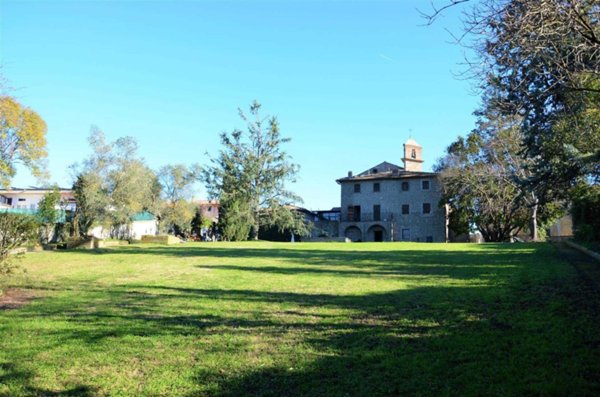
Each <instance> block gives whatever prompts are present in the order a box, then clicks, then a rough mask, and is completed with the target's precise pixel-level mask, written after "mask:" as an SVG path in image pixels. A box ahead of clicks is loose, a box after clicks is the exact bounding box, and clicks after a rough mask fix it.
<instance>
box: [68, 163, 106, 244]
mask: <svg viewBox="0 0 600 397" xmlns="http://www.w3.org/2000/svg"><path fill="white" fill-rule="evenodd" d="M73 194H74V196H75V200H76V202H77V207H76V208H75V215H74V216H73V219H72V223H73V234H74V235H75V236H86V235H87V234H88V232H89V230H90V229H91V228H92V226H93V225H94V223H95V222H99V221H100V220H101V219H104V214H105V212H106V211H107V209H108V194H107V192H105V191H103V184H102V180H101V177H100V175H99V173H97V172H95V171H93V170H86V171H83V172H81V173H79V174H78V175H77V177H76V180H75V183H74V184H73Z"/></svg>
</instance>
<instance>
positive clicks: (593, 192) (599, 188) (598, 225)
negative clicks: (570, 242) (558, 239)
mask: <svg viewBox="0 0 600 397" xmlns="http://www.w3.org/2000/svg"><path fill="white" fill-rule="evenodd" d="M572 197H573V206H572V208H571V213H572V214H573V223H574V227H575V238H576V239H577V240H580V241H588V242H589V241H600V185H590V184H586V183H582V184H580V185H579V186H577V187H576V188H575V189H574V191H573V196H572Z"/></svg>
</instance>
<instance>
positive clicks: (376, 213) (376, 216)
mask: <svg viewBox="0 0 600 397" xmlns="http://www.w3.org/2000/svg"><path fill="white" fill-rule="evenodd" d="M373 220H374V221H380V220H381V206H380V205H374V206H373Z"/></svg>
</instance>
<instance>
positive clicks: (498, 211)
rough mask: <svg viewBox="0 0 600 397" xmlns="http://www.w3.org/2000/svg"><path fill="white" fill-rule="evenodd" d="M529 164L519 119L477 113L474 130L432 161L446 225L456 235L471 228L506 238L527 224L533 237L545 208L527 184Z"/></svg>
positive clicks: (498, 238)
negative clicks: (447, 207)
mask: <svg viewBox="0 0 600 397" xmlns="http://www.w3.org/2000/svg"><path fill="white" fill-rule="evenodd" d="M487 110H490V109H487ZM529 164H531V161H530V160H528V159H527V158H526V157H525V156H524V148H523V136H522V133H521V129H520V120H519V118H517V117H512V118H507V117H505V116H502V115H501V114H498V113H495V112H488V113H486V112H484V113H482V114H480V119H479V122H478V127H477V129H476V130H474V131H473V132H471V134H469V136H468V137H467V138H466V139H463V138H459V139H458V140H457V141H455V142H453V143H452V144H451V145H450V146H449V147H448V149H447V155H446V156H445V157H444V158H443V159H441V160H440V162H439V164H438V165H437V171H439V172H440V180H441V182H442V186H443V192H444V197H443V203H449V205H450V210H451V212H450V224H449V227H450V228H451V229H452V230H453V231H454V232H455V233H457V234H462V233H465V232H467V231H468V230H469V229H470V228H471V227H476V228H477V229H478V230H479V231H480V232H481V234H482V235H483V237H484V239H485V240H486V241H507V240H509V239H510V238H511V237H512V236H514V235H516V234H517V233H518V232H519V231H520V230H523V229H525V228H527V227H529V228H530V231H532V237H533V238H534V239H536V238H537V222H538V218H539V217H542V218H543V217H544V215H545V214H546V211H545V210H544V208H545V207H544V206H543V205H540V204H539V199H538V196H537V192H536V191H535V190H533V189H532V188H531V185H530V184H529V178H530V177H531V174H530V172H529V171H528V166H529Z"/></svg>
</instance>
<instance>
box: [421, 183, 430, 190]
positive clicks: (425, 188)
mask: <svg viewBox="0 0 600 397" xmlns="http://www.w3.org/2000/svg"><path fill="white" fill-rule="evenodd" d="M421 189H423V190H429V181H421Z"/></svg>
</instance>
